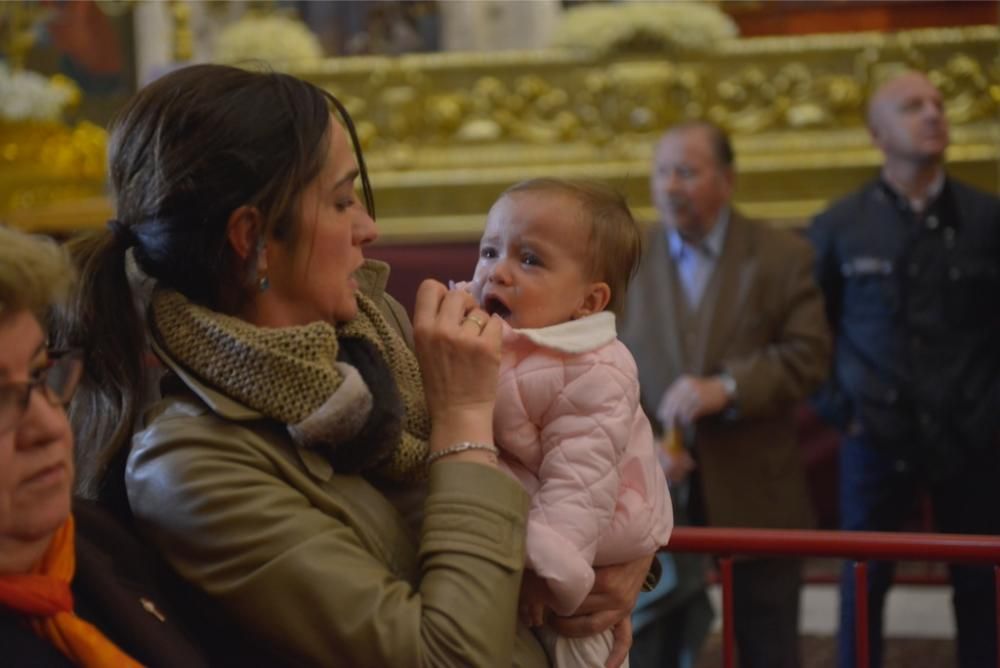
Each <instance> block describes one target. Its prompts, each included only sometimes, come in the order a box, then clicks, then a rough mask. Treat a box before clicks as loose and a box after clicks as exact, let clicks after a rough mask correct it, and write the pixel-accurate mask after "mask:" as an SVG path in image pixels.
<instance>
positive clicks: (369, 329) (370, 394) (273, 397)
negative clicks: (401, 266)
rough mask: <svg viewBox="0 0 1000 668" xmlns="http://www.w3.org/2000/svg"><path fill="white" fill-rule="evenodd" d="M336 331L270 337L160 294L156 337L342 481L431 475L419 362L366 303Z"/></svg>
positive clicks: (315, 326)
mask: <svg viewBox="0 0 1000 668" xmlns="http://www.w3.org/2000/svg"><path fill="white" fill-rule="evenodd" d="M357 299H358V315H357V317H355V318H354V319H353V320H351V321H350V322H348V323H344V324H338V325H337V326H336V327H334V326H333V325H330V324H329V323H325V322H314V323H311V324H308V325H303V326H298V327H283V328H264V327H256V326H254V325H251V324H250V323H248V322H245V321H243V320H240V319H239V318H234V317H231V316H227V315H223V314H221V313H217V312H215V311H212V310H210V309H207V308H204V307H201V306H198V305H196V304H192V303H191V302H189V301H188V300H187V299H186V298H185V297H184V296H183V295H181V294H180V293H178V292H174V291H172V290H157V291H156V292H155V293H154V294H153V299H152V304H151V315H150V318H151V326H152V332H153V336H154V337H155V338H156V340H157V342H158V344H159V345H161V346H163V348H164V349H165V351H166V352H167V353H169V354H170V356H171V357H172V358H173V359H174V360H176V361H177V362H178V363H180V364H181V365H182V366H183V367H185V368H186V369H187V370H189V371H191V372H192V373H194V374H195V375H196V376H198V377H199V378H200V379H201V380H203V381H204V382H206V383H207V384H209V385H211V386H212V387H214V388H216V389H218V390H219V391H221V392H222V393H223V394H225V395H226V396H228V397H230V398H232V399H234V400H236V401H238V402H240V403H242V404H244V405H246V406H248V407H250V408H252V409H254V410H256V411H257V412H259V413H261V414H262V415H264V416H266V417H268V418H271V419H273V420H277V421H278V422H281V423H282V424H284V425H286V427H287V429H288V433H289V434H290V435H291V437H292V439H293V441H294V442H295V443H296V444H297V445H299V446H301V447H305V448H310V449H315V450H316V451H317V452H320V453H322V454H323V455H324V456H326V458H327V459H329V461H330V462H331V464H332V465H333V467H334V470H335V471H337V472H338V473H358V472H366V473H374V474H376V475H378V476H380V477H384V478H388V479H390V480H401V481H406V480H416V479H419V478H422V477H424V476H425V475H426V470H427V466H426V461H425V460H426V455H427V438H428V435H429V433H430V419H429V417H428V414H427V407H426V404H425V403H424V393H423V385H422V383H421V380H420V368H419V367H418V366H417V360H416V358H415V357H414V355H413V352H412V351H411V350H410V349H409V347H407V345H406V343H405V342H404V341H403V339H402V338H401V337H400V336H399V334H398V333H397V332H396V331H395V330H394V329H393V328H392V327H391V326H390V325H389V323H388V322H386V320H385V318H384V317H383V316H382V314H381V313H379V310H378V307H377V306H376V305H375V303H374V302H372V300H371V299H369V298H368V297H366V296H364V295H362V294H358V295H357Z"/></svg>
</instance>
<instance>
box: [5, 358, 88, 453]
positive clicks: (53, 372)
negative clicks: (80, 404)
mask: <svg viewBox="0 0 1000 668" xmlns="http://www.w3.org/2000/svg"><path fill="white" fill-rule="evenodd" d="M48 358H49V363H48V366H46V367H45V368H44V369H42V370H41V371H40V372H39V373H38V375H37V376H36V377H35V378H33V379H31V380H29V381H27V382H25V383H4V384H3V385H0V434H3V433H6V432H8V431H10V430H11V429H13V428H14V427H16V426H17V424H18V423H19V422H20V421H21V419H22V418H23V417H24V413H25V411H27V410H28V404H29V403H30V402H31V393H32V392H33V391H34V390H35V388H39V389H41V390H42V394H43V396H44V397H45V398H46V399H47V400H48V402H49V403H50V404H52V405H53V406H65V405H66V404H68V403H69V400H70V399H72V398H73V392H75V391H76V386H77V385H79V383H80V377H81V376H83V354H82V352H81V351H79V350H50V351H48Z"/></svg>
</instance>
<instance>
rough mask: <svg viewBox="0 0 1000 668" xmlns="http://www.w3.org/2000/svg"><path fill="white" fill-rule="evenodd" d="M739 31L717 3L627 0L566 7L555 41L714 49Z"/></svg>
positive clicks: (604, 47)
mask: <svg viewBox="0 0 1000 668" xmlns="http://www.w3.org/2000/svg"><path fill="white" fill-rule="evenodd" d="M738 34H739V29H738V28H737V26H736V23H735V22H733V20H732V19H731V18H729V17H728V16H727V15H726V14H724V13H723V12H722V11H720V10H719V9H718V8H717V7H715V6H713V5H709V4H703V3H700V2H663V1H660V2H623V3H611V4H602V5H583V6H580V7H574V8H573V9H570V10H567V11H566V13H565V15H564V18H563V20H562V22H561V23H560V25H559V26H558V27H557V28H556V31H555V34H554V35H553V46H556V47H563V48H577V49H591V50H596V51H610V50H613V49H615V48H620V47H622V46H625V45H628V44H630V43H649V42H652V43H657V44H663V45H674V46H677V47H681V48H684V49H691V50H700V51H706V50H711V49H712V48H713V47H714V45H715V44H716V43H718V42H719V41H723V40H727V39H731V38H733V37H736V36H737V35H738Z"/></svg>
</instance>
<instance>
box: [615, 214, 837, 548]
mask: <svg viewBox="0 0 1000 668" xmlns="http://www.w3.org/2000/svg"><path fill="white" fill-rule="evenodd" d="M621 331H622V335H621V338H622V340H623V341H624V342H625V343H626V345H628V347H629V348H630V349H631V350H632V353H633V355H635V358H636V361H637V363H638V366H639V382H640V385H641V388H642V401H643V407H644V409H645V410H646V412H647V414H648V415H649V417H650V420H651V421H653V423H654V424H657V421H656V415H655V413H656V408H657V406H658V405H659V402H660V399H661V398H662V396H663V394H664V393H665V392H666V391H667V389H668V388H669V387H670V385H671V384H672V383H673V382H674V381H675V380H677V379H678V378H679V377H680V376H682V375H684V374H692V375H695V376H705V375H713V374H717V373H720V372H722V371H727V372H728V373H729V374H731V375H732V377H733V378H734V379H735V380H736V385H737V394H738V403H737V410H736V413H735V416H729V417H724V416H722V415H715V416H711V417H706V418H702V419H701V420H699V421H698V423H697V425H696V429H695V433H696V437H695V443H694V448H695V451H696V456H697V459H698V466H699V470H700V472H701V484H702V494H703V500H704V503H705V511H706V514H707V519H708V522H709V524H711V525H713V526H729V527H766V528H807V527H810V526H812V525H813V521H814V520H813V509H812V506H811V503H810V501H809V496H808V493H807V489H806V482H805V472H804V470H803V466H802V460H801V455H800V452H799V448H798V445H797V443H796V439H795V410H796V406H797V404H798V402H799V401H800V400H802V399H803V398H804V397H806V396H807V395H808V394H809V393H810V392H811V391H813V390H814V389H815V388H816V387H818V386H819V384H820V383H821V382H822V381H823V380H824V378H825V376H826V374H827V371H828V368H829V362H830V347H831V346H830V334H829V330H828V327H827V324H826V318H825V315H824V310H823V301H822V296H821V293H820V291H819V289H818V287H817V286H816V283H815V280H814V277H813V254H812V249H811V247H810V246H809V244H808V243H807V242H806V241H805V240H804V239H802V238H799V237H798V236H797V235H796V234H794V233H792V232H787V231H782V230H778V229H775V228H773V227H770V226H768V225H765V224H763V223H759V222H755V221H750V220H747V219H746V218H743V217H741V216H740V215H739V214H737V213H736V212H733V214H732V216H731V218H730V223H729V228H728V230H727V231H726V239H725V243H724V246H723V250H722V255H721V257H720V258H719V261H718V264H717V265H716V267H715V270H714V271H713V273H712V276H711V278H710V280H709V283H708V285H707V286H706V288H705V293H704V295H703V296H702V300H701V303H700V304H699V306H698V308H697V309H691V308H690V307H689V306H688V304H687V301H686V299H685V298H684V293H683V290H682V287H681V283H680V278H679V274H678V272H677V268H676V266H675V262H674V260H673V258H672V257H671V255H670V252H669V247H668V244H667V239H666V234H665V233H664V229H663V227H662V226H661V225H655V226H654V227H653V228H652V229H651V230H650V234H649V236H648V239H647V244H646V248H645V250H644V254H643V260H642V263H641V264H640V267H639V271H638V274H637V275H636V277H635V280H634V281H633V283H632V286H631V288H630V290H629V293H628V300H627V306H626V316H625V322H624V325H623V327H622V329H621Z"/></svg>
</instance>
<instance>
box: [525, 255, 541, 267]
mask: <svg viewBox="0 0 1000 668" xmlns="http://www.w3.org/2000/svg"><path fill="white" fill-rule="evenodd" d="M521 264H525V265H528V266H529V267H535V266H540V265H541V264H542V261H541V259H540V258H539V257H538V256H537V255H535V254H534V253H522V254H521Z"/></svg>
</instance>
